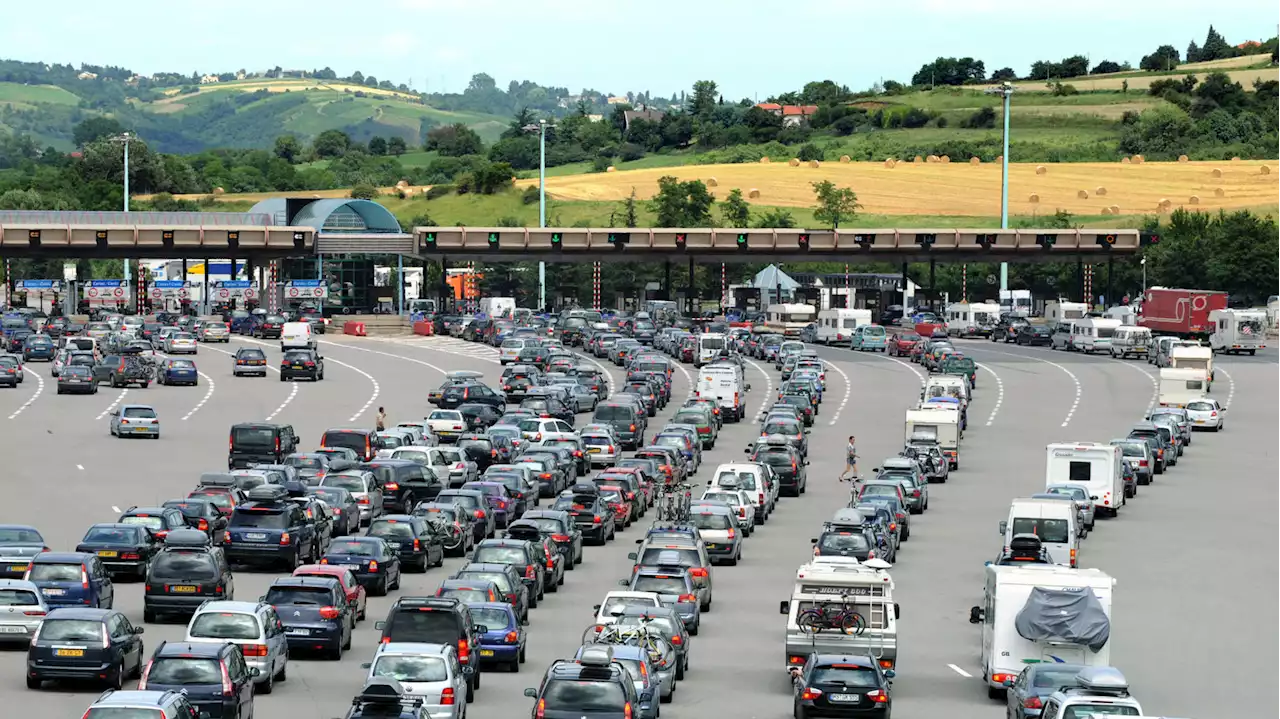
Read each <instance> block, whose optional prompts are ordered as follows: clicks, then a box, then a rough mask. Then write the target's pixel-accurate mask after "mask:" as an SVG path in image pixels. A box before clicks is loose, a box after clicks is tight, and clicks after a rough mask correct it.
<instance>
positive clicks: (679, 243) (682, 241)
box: [676, 232, 689, 250]
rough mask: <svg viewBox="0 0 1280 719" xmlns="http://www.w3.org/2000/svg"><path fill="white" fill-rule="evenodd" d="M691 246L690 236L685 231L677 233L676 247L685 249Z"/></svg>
mask: <svg viewBox="0 0 1280 719" xmlns="http://www.w3.org/2000/svg"><path fill="white" fill-rule="evenodd" d="M688 246H689V238H688V237H687V236H686V235H685V234H684V233H683V232H677V233H676V247H678V248H679V249H682V250H683V249H685V248H686V247H688Z"/></svg>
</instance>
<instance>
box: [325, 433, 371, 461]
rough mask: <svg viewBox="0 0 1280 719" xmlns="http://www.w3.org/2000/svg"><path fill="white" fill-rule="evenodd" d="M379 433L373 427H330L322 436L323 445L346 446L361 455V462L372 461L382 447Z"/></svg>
mask: <svg viewBox="0 0 1280 719" xmlns="http://www.w3.org/2000/svg"><path fill="white" fill-rule="evenodd" d="M381 445H382V442H381V440H379V439H378V433H377V431H376V430H372V429H329V430H325V433H324V435H323V436H321V437H320V446H321V447H345V448H347V449H350V450H352V451H354V452H355V453H356V455H357V456H359V458H360V461H361V462H371V461H373V458H374V456H375V455H377V453H378V450H379V449H381V448H382V446H381Z"/></svg>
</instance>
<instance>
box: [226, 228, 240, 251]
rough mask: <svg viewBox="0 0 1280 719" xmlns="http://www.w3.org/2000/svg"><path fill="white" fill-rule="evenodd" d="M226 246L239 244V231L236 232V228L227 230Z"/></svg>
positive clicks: (237, 245)
mask: <svg viewBox="0 0 1280 719" xmlns="http://www.w3.org/2000/svg"><path fill="white" fill-rule="evenodd" d="M227 246H229V247H233V248H235V247H239V246H240V233H239V232H237V231H236V230H229V231H228V232H227Z"/></svg>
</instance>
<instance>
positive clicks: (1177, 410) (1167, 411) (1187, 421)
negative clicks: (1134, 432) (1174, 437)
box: [1147, 407, 1191, 447]
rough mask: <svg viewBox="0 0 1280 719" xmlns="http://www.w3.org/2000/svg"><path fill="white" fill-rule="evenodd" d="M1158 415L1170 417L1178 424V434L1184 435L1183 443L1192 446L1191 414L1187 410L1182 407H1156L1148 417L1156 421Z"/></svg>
mask: <svg viewBox="0 0 1280 719" xmlns="http://www.w3.org/2000/svg"><path fill="white" fill-rule="evenodd" d="M1156 417H1170V418H1172V419H1173V421H1174V422H1175V423H1176V424H1177V425H1178V434H1179V435H1181V437H1182V443H1183V444H1184V445H1187V446H1188V447H1189V446H1191V416H1190V414H1189V413H1188V412H1187V410H1185V409H1183V408H1182V407H1156V408H1155V409H1153V410H1151V414H1150V415H1149V416H1148V417H1147V419H1149V420H1151V421H1153V422H1154V421H1155V418H1156Z"/></svg>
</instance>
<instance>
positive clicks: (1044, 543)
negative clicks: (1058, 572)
mask: <svg viewBox="0 0 1280 719" xmlns="http://www.w3.org/2000/svg"><path fill="white" fill-rule="evenodd" d="M1084 531H1085V528H1084V527H1083V526H1081V524H1080V518H1079V515H1078V514H1077V513H1076V507H1075V503H1074V502H1064V501H1061V500H1056V499H1035V498H1031V499H1025V498H1024V499H1015V500H1013V501H1012V502H1010V503H1009V518H1008V519H1006V520H1005V521H1003V522H1001V523H1000V536H1002V537H1004V547H1005V549H1006V550H1007V549H1008V548H1009V547H1010V546H1012V543H1013V538H1014V537H1016V536H1018V535H1020V534H1034V535H1035V536H1036V538H1038V539H1039V540H1040V546H1041V547H1042V548H1044V550H1045V552H1047V553H1048V555H1049V561H1050V562H1052V563H1054V564H1060V565H1062V566H1064V567H1074V566H1076V565H1077V564H1078V563H1079V561H1080V539H1081V537H1082V536H1083V534H1084Z"/></svg>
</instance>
